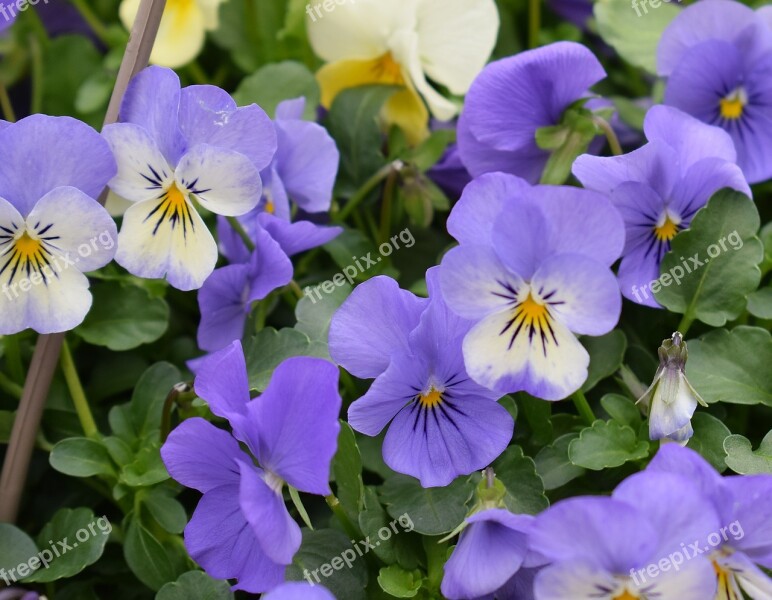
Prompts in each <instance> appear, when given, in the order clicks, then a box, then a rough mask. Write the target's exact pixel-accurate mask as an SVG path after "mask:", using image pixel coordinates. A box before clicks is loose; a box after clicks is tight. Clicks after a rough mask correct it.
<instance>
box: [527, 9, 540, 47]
mask: <svg viewBox="0 0 772 600" xmlns="http://www.w3.org/2000/svg"><path fill="white" fill-rule="evenodd" d="M541 1H542V0H529V1H528V47H529V48H536V47H538V46H539V31H540V30H541Z"/></svg>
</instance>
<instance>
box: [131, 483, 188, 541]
mask: <svg viewBox="0 0 772 600" xmlns="http://www.w3.org/2000/svg"><path fill="white" fill-rule="evenodd" d="M142 503H143V504H144V505H145V507H146V508H147V510H148V512H149V513H150V514H151V515H152V517H153V518H154V519H155V520H156V521H157V522H158V524H159V525H160V526H161V527H163V528H164V529H165V530H166V531H168V532H169V533H182V530H183V529H185V525H187V523H188V516H187V514H186V513H185V508H184V507H183V506H182V504H180V503H179V502H178V501H177V500H176V499H175V498H172V497H171V496H170V495H169V493H167V492H165V491H162V490H161V489H159V488H153V489H152V490H151V491H150V492H149V493H148V494H145V495H144V496H142Z"/></svg>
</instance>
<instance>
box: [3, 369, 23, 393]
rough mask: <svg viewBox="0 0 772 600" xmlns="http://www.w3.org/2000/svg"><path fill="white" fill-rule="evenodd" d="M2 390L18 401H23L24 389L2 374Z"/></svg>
mask: <svg viewBox="0 0 772 600" xmlns="http://www.w3.org/2000/svg"><path fill="white" fill-rule="evenodd" d="M0 390H4V391H5V392H7V393H8V394H10V395H11V396H13V397H14V398H16V399H17V400H21V395H22V394H23V393H24V388H22V387H21V386H20V385H19V384H18V383H16V382H14V381H11V379H10V378H9V377H8V376H7V375H6V374H5V373H0Z"/></svg>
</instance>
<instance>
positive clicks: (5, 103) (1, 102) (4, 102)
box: [0, 83, 16, 123]
mask: <svg viewBox="0 0 772 600" xmlns="http://www.w3.org/2000/svg"><path fill="white" fill-rule="evenodd" d="M0 108H2V110H3V118H4V119H5V120H6V121H8V122H9V123H14V122H15V121H16V113H15V112H14V110H13V104H11V98H10V96H8V89H7V88H6V87H5V85H3V84H2V83H0Z"/></svg>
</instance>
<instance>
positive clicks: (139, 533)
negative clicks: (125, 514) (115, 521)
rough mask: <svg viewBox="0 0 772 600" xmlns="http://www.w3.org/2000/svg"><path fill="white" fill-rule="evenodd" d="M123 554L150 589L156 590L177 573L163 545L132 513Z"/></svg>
mask: <svg viewBox="0 0 772 600" xmlns="http://www.w3.org/2000/svg"><path fill="white" fill-rule="evenodd" d="M123 555H124V558H125V559H126V563H127V564H128V565H129V568H130V569H131V570H132V572H133V573H134V575H136V576H137V579H139V580H140V581H141V582H142V583H144V584H145V585H146V586H147V587H149V588H150V589H151V590H154V591H158V590H159V589H161V587H163V586H164V584H166V583H168V582H170V581H175V580H176V579H177V577H178V575H179V573H178V572H177V570H176V569H175V568H174V564H173V563H172V560H171V558H170V557H169V554H168V553H167V551H166V549H165V548H164V546H163V545H162V544H161V542H159V541H158V539H157V538H156V537H155V536H154V535H153V533H152V532H151V531H150V530H149V529H147V528H146V527H145V526H144V525H143V524H142V523H141V521H140V520H139V519H138V518H136V516H134V515H132V516H130V517H129V518H128V527H127V528H126V539H125V542H124V544H123Z"/></svg>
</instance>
